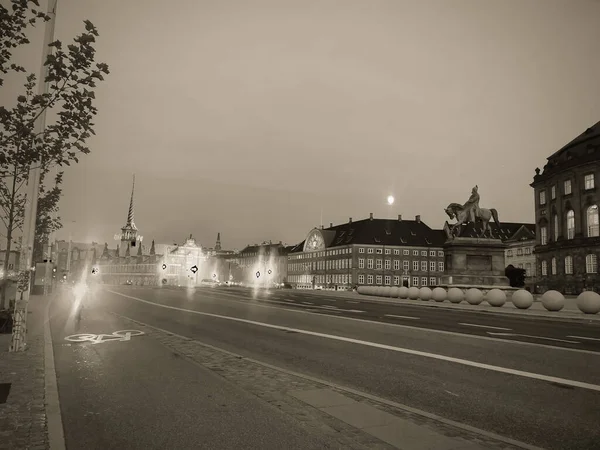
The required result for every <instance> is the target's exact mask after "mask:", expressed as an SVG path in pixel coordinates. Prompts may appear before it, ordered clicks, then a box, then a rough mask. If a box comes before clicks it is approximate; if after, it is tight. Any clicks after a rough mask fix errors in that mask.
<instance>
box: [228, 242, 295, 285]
mask: <svg viewBox="0 0 600 450" xmlns="http://www.w3.org/2000/svg"><path fill="white" fill-rule="evenodd" d="M291 248H292V247H286V246H285V245H284V244H282V243H281V242H279V243H276V244H273V243H272V242H263V243H262V244H254V245H248V246H246V247H245V248H244V249H243V250H241V251H240V252H239V253H237V254H236V255H233V256H232V257H231V258H229V259H228V263H229V264H230V266H229V267H230V272H231V280H232V281H235V282H240V283H242V284H244V285H273V284H282V283H285V282H286V281H287V277H288V260H287V255H288V253H289V250H290V249H291Z"/></svg>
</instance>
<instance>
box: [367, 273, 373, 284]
mask: <svg viewBox="0 0 600 450" xmlns="http://www.w3.org/2000/svg"><path fill="white" fill-rule="evenodd" d="M367 284H373V275H367Z"/></svg>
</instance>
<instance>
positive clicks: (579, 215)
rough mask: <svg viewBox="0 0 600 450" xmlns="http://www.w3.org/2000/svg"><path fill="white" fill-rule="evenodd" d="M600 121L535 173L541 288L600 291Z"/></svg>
mask: <svg viewBox="0 0 600 450" xmlns="http://www.w3.org/2000/svg"><path fill="white" fill-rule="evenodd" d="M599 169H600V122H598V123H597V124H596V125H594V126H592V127H591V128H588V129H587V130H585V131H584V132H583V133H582V134H581V135H579V136H578V137H576V138H575V139H574V140H572V141H571V142H569V143H568V144H567V145H565V146H564V147H563V148H561V149H560V150H558V151H557V152H556V153H554V154H553V155H551V156H550V157H548V162H547V163H546V165H545V166H544V168H543V171H540V169H539V168H538V169H536V171H535V172H536V174H535V176H534V178H533V183H531V185H530V186H531V187H532V188H533V189H534V198H535V219H536V230H537V233H536V246H535V254H536V256H537V260H538V262H537V265H538V267H537V272H538V274H539V276H538V280H537V283H536V284H537V287H538V289H539V290H540V291H542V292H543V291H546V290H549V289H554V290H558V291H560V292H563V293H564V294H578V293H580V292H582V291H584V290H595V291H599V290H600V279H599V278H598V256H599V255H600V230H599V216H598V206H599V196H598V187H597V186H596V184H597V181H598V174H599Z"/></svg>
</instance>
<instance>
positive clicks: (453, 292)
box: [448, 287, 465, 303]
mask: <svg viewBox="0 0 600 450" xmlns="http://www.w3.org/2000/svg"><path fill="white" fill-rule="evenodd" d="M464 299H465V293H464V292H463V290H462V289H459V288H456V287H453V288H450V289H448V300H450V302H451V303H460V302H462V301H463V300H464Z"/></svg>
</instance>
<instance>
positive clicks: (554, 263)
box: [552, 258, 556, 275]
mask: <svg viewBox="0 0 600 450" xmlns="http://www.w3.org/2000/svg"><path fill="white" fill-rule="evenodd" d="M552 275H556V258H552Z"/></svg>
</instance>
